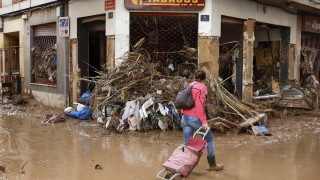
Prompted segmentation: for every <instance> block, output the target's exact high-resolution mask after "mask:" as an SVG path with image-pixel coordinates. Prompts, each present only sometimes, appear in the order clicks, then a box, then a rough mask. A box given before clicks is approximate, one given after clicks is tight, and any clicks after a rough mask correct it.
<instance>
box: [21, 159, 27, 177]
mask: <svg viewBox="0 0 320 180" xmlns="http://www.w3.org/2000/svg"><path fill="white" fill-rule="evenodd" d="M27 163H28V161H26V162H25V163H24V164H23V165H22V167H21V169H20V173H22V174H24V173H25V171H24V170H23V168H24V166H26V164H27Z"/></svg>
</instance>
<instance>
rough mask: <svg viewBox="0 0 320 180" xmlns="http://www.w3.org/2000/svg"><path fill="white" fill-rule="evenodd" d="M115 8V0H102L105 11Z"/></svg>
mask: <svg viewBox="0 0 320 180" xmlns="http://www.w3.org/2000/svg"><path fill="white" fill-rule="evenodd" d="M115 9H116V5H115V0H106V1H104V10H105V11H108V10H115Z"/></svg>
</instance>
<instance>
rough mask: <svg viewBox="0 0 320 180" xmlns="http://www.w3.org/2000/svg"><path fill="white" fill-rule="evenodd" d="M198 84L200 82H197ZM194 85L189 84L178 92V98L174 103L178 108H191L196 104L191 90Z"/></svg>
mask: <svg viewBox="0 0 320 180" xmlns="http://www.w3.org/2000/svg"><path fill="white" fill-rule="evenodd" d="M196 84H198V83H195V84H194V85H196ZM194 85H192V86H189V85H188V86H187V87H185V88H183V89H181V90H180V91H179V92H178V94H177V97H176V100H175V101H174V105H175V106H176V108H177V109H191V108H193V107H194V106H195V102H194V99H193V97H192V92H191V89H192V87H193V86H194Z"/></svg>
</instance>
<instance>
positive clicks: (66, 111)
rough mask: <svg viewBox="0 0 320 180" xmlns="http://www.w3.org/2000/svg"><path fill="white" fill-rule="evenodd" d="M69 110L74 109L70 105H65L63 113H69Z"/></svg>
mask: <svg viewBox="0 0 320 180" xmlns="http://www.w3.org/2000/svg"><path fill="white" fill-rule="evenodd" d="M71 111H74V109H73V108H72V107H67V108H65V109H64V112H65V113H69V112H71Z"/></svg>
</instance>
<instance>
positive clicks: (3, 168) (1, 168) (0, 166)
mask: <svg viewBox="0 0 320 180" xmlns="http://www.w3.org/2000/svg"><path fill="white" fill-rule="evenodd" d="M5 171H6V167H5V166H4V165H3V164H0V172H5Z"/></svg>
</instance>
